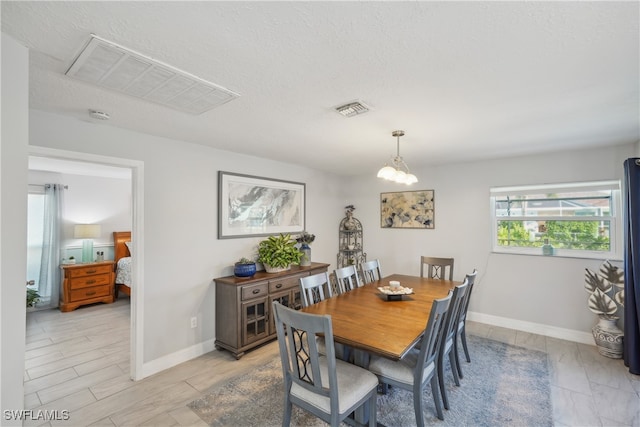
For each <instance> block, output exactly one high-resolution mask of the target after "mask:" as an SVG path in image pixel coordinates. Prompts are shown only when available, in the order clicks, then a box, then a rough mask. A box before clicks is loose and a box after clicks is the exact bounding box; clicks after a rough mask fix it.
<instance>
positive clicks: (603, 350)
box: [591, 317, 624, 359]
mask: <svg viewBox="0 0 640 427" xmlns="http://www.w3.org/2000/svg"><path fill="white" fill-rule="evenodd" d="M616 321H617V319H607V318H605V317H600V320H599V321H598V323H597V324H596V325H595V326H594V327H593V329H591V332H592V333H593V338H594V339H595V341H596V346H597V347H598V351H599V352H600V354H602V355H603V356H606V357H610V358H612V359H620V358H622V345H623V344H622V338H623V337H624V333H623V332H622V330H621V329H620V328H618V325H616Z"/></svg>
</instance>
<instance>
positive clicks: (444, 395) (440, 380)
mask: <svg viewBox="0 0 640 427" xmlns="http://www.w3.org/2000/svg"><path fill="white" fill-rule="evenodd" d="M438 383H439V384H440V395H441V396H442V405H443V406H444V409H449V398H448V397H447V390H446V389H445V388H444V354H442V353H441V354H440V355H439V356H438Z"/></svg>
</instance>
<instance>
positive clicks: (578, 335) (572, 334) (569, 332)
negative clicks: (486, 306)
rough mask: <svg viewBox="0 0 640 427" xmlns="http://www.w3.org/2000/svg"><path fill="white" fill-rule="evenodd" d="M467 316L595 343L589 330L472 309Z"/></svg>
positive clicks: (491, 322) (535, 332)
mask: <svg viewBox="0 0 640 427" xmlns="http://www.w3.org/2000/svg"><path fill="white" fill-rule="evenodd" d="M467 318H468V319H469V320H471V321H474V322H478V323H484V324H487V325H492V326H500V327H503V328H508V329H515V330H517V331H523V332H529V333H532V334H538V335H544V336H546V337H551V338H559V339H563V340H567V341H573V342H579V343H582V344H591V345H593V336H592V335H591V334H590V333H588V332H582V331H576V330H573V329H564V328H558V327H556V326H549V325H543V324H541V323H533V322H525V321H523V320H517V319H509V318H507V317H500V316H493V315H491V314H483V313H476V312H472V311H469V312H468V313H467Z"/></svg>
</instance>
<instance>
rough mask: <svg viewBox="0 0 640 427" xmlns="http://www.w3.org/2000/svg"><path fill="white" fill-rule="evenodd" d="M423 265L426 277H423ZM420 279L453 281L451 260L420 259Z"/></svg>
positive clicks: (424, 257) (427, 257)
mask: <svg viewBox="0 0 640 427" xmlns="http://www.w3.org/2000/svg"><path fill="white" fill-rule="evenodd" d="M425 265H427V275H426V276H425V274H424V273H425V271H424V270H425V268H424V267H425ZM420 277H428V278H430V279H440V280H453V258H438V257H429V256H423V257H420Z"/></svg>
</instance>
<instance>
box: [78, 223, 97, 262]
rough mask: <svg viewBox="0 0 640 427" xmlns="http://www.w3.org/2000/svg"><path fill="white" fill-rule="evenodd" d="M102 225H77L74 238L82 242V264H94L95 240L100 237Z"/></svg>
mask: <svg viewBox="0 0 640 427" xmlns="http://www.w3.org/2000/svg"><path fill="white" fill-rule="evenodd" d="M100 232H101V228H100V224H76V225H75V227H74V228H73V237H74V238H76V239H84V240H83V241H82V262H93V239H95V238H96V237H100Z"/></svg>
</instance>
